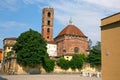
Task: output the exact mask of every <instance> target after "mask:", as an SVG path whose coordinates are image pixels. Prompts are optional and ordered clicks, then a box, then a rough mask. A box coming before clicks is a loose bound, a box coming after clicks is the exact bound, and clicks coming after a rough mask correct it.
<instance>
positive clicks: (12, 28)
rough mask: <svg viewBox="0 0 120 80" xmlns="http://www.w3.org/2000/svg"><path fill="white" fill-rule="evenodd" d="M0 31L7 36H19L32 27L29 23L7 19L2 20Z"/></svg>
mask: <svg viewBox="0 0 120 80" xmlns="http://www.w3.org/2000/svg"><path fill="white" fill-rule="evenodd" d="M0 28H1V29H0V32H2V33H3V34H4V36H6V37H12V36H15V37H17V36H19V35H20V33H22V32H23V31H26V30H28V29H29V28H30V26H29V25H28V24H24V23H19V22H16V21H7V22H0Z"/></svg>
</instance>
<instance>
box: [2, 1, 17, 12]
mask: <svg viewBox="0 0 120 80" xmlns="http://www.w3.org/2000/svg"><path fill="white" fill-rule="evenodd" d="M18 4H19V0H0V9H8V10H11V11H15V10H17V9H18V8H19V6H18Z"/></svg>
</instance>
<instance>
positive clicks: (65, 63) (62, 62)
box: [57, 57, 69, 70]
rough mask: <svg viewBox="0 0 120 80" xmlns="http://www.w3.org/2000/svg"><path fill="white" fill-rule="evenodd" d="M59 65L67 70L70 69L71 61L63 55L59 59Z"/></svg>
mask: <svg viewBox="0 0 120 80" xmlns="http://www.w3.org/2000/svg"><path fill="white" fill-rule="evenodd" d="M57 65H58V66H60V67H61V69H64V70H67V69H69V61H68V60H66V59H65V58H64V57H61V58H60V59H58V60H57Z"/></svg>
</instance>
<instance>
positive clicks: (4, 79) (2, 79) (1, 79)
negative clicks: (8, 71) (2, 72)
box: [0, 77, 8, 80]
mask: <svg viewBox="0 0 120 80" xmlns="http://www.w3.org/2000/svg"><path fill="white" fill-rule="evenodd" d="M0 80H8V79H6V78H2V77H0Z"/></svg>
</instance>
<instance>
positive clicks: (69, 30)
mask: <svg viewBox="0 0 120 80" xmlns="http://www.w3.org/2000/svg"><path fill="white" fill-rule="evenodd" d="M62 35H75V36H81V37H86V36H85V35H84V34H83V33H82V31H81V30H80V29H78V28H77V27H76V26H75V25H73V24H69V25H67V26H66V27H65V28H64V29H63V30H62V31H61V32H60V33H59V34H58V36H57V37H59V36H62Z"/></svg>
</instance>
